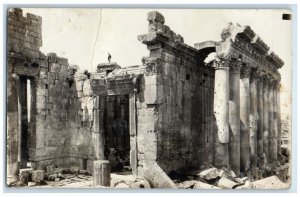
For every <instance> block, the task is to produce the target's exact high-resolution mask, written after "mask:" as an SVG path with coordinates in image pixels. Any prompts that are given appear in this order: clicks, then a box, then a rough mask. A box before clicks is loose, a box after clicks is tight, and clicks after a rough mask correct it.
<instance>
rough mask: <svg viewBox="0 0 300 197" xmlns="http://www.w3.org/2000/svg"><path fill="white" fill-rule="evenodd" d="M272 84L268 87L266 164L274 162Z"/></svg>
mask: <svg viewBox="0 0 300 197" xmlns="http://www.w3.org/2000/svg"><path fill="white" fill-rule="evenodd" d="M273 88H274V86H273V84H272V82H270V86H269V161H268V163H273V162H274V145H273V142H274V137H275V133H274V91H273Z"/></svg>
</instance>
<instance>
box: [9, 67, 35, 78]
mask: <svg viewBox="0 0 300 197" xmlns="http://www.w3.org/2000/svg"><path fill="white" fill-rule="evenodd" d="M14 73H16V74H18V75H24V76H30V77H34V76H38V74H39V68H32V67H25V66H16V67H15V68H14Z"/></svg>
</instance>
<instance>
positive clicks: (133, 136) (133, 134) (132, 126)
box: [129, 93, 138, 178]
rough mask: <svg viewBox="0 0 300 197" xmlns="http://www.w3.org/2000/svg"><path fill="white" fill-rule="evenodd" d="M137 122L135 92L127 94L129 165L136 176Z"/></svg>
mask: <svg viewBox="0 0 300 197" xmlns="http://www.w3.org/2000/svg"><path fill="white" fill-rule="evenodd" d="M136 127H137V124H136V97H135V93H133V94H129V134H130V165H131V168H132V174H133V176H134V177H135V178H136V177H137V176H138V174H137V166H138V159H137V152H138V150H137V129H136Z"/></svg>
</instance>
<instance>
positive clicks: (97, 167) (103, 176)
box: [93, 160, 110, 187]
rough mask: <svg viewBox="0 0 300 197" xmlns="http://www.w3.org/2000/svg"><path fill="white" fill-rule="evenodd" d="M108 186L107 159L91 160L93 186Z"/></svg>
mask: <svg viewBox="0 0 300 197" xmlns="http://www.w3.org/2000/svg"><path fill="white" fill-rule="evenodd" d="M98 185H101V186H106V187H109V186H110V163H109V161H107V160H96V161H94V162H93V187H96V186H98Z"/></svg>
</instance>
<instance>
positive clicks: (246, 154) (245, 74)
mask: <svg viewBox="0 0 300 197" xmlns="http://www.w3.org/2000/svg"><path fill="white" fill-rule="evenodd" d="M250 71H251V68H250V67H249V66H248V65H243V66H242V68H241V79H240V118H241V171H243V172H245V171H247V170H249V167H250V144H249V142H250V139H249V138H250V134H249V114H250V89H249V86H250V85H249V82H250Z"/></svg>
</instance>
